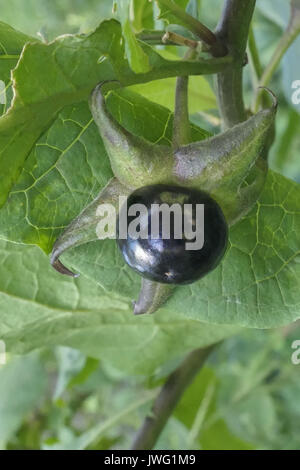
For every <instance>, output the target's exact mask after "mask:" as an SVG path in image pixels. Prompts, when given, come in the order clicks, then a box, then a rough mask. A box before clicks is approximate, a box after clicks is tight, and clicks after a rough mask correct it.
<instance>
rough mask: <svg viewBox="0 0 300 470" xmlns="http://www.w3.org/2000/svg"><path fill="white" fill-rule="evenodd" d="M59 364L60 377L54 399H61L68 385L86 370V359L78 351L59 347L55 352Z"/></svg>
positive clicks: (58, 377)
mask: <svg viewBox="0 0 300 470" xmlns="http://www.w3.org/2000/svg"><path fill="white" fill-rule="evenodd" d="M55 354H56V358H57V363H58V376H57V381H56V384H55V390H54V393H53V399H54V400H57V399H58V398H60V397H61V395H62V394H63V393H64V391H65V390H66V389H67V387H68V385H69V384H70V382H71V381H72V379H74V377H76V376H77V375H78V374H79V373H80V372H81V371H82V370H83V368H84V366H85V363H86V357H85V356H84V355H83V354H82V353H81V352H80V351H78V350H76V349H72V348H65V347H63V346H59V347H57V348H56V350H55Z"/></svg>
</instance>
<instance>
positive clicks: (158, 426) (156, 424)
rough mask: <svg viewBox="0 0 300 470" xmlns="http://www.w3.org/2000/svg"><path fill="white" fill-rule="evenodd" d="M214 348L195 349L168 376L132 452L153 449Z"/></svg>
mask: <svg viewBox="0 0 300 470" xmlns="http://www.w3.org/2000/svg"><path fill="white" fill-rule="evenodd" d="M214 347H215V346H209V347H207V348H205V349H196V350H195V351H193V352H192V353H190V354H189V355H188V356H187V358H186V359H185V360H184V361H183V362H182V364H181V365H180V366H179V367H178V368H177V369H176V370H175V371H174V372H173V373H172V374H171V375H170V376H169V378H168V379H167V381H166V383H165V384H164V386H163V387H162V389H161V391H160V393H159V395H158V396H157V398H156V400H155V402H154V405H153V408H152V414H151V416H147V417H146V419H145V421H144V423H143V426H142V428H141V429H140V431H139V432H138V434H137V436H136V438H135V440H134V443H133V445H132V448H131V449H132V450H151V449H153V447H154V446H155V444H156V442H157V439H158V438H159V436H160V433H161V431H162V430H163V428H164V427H165V425H166V423H167V421H168V419H169V418H170V416H171V415H172V413H173V411H174V409H175V407H176V405H177V403H178V402H179V400H180V398H181V396H182V395H183V393H184V391H185V390H186V388H187V387H188V386H189V385H190V384H191V382H192V381H193V380H194V379H195V377H196V375H197V374H198V372H199V371H200V369H201V368H202V367H203V365H204V363H205V361H206V359H207V357H208V356H209V354H210V353H211V351H212V350H213V349H214Z"/></svg>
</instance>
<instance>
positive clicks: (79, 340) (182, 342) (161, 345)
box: [0, 241, 237, 375]
mask: <svg viewBox="0 0 300 470" xmlns="http://www.w3.org/2000/svg"><path fill="white" fill-rule="evenodd" d="M102 248H103V249H104V250H105V252H106V251H107V250H109V251H110V254H111V255H112V257H113V258H114V259H115V260H117V259H118V258H117V257H118V255H117V250H116V246H115V243H114V242H113V243H112V244H109V245H106V246H105V245H103V247H102ZM111 250H112V251H113V252H114V253H113V252H112V251H111ZM0 256H1V259H2V263H1V266H0V338H1V339H2V340H3V341H5V343H6V349H7V352H9V353H20V354H23V353H24V352H27V351H30V350H32V349H35V348H40V347H44V346H53V345H63V346H69V347H72V348H75V349H80V350H81V351H82V352H83V353H84V354H86V355H87V356H90V357H95V358H101V359H103V360H105V361H108V362H110V363H111V364H112V365H113V366H114V367H116V368H118V369H121V370H127V371H128V372H130V373H133V374H135V373H139V374H144V375H146V374H150V373H152V372H153V371H154V370H155V369H156V368H157V367H159V366H161V365H162V364H163V363H164V362H165V361H168V360H169V359H172V358H174V357H178V356H180V355H182V354H184V353H186V352H188V351H191V350H193V349H194V348H196V347H201V346H203V347H204V346H207V345H209V344H212V343H214V342H218V341H220V340H221V339H222V338H225V337H227V336H230V335H231V334H234V333H235V332H236V331H237V328H232V327H226V326H225V327H221V328H217V327H216V325H205V324H204V323H201V322H199V321H193V320H188V319H184V318H183V317H182V316H180V315H178V314H176V313H172V312H165V313H163V314H161V315H159V316H156V315H149V316H144V317H136V316H134V315H132V307H131V301H130V299H129V298H127V299H125V298H124V297H122V295H121V294H120V293H119V292H118V285H120V286H121V284H122V283H124V281H125V283H127V284H128V287H130V290H132V289H134V290H135V291H137V288H138V286H137V285H136V284H135V285H133V286H131V284H132V283H131V280H130V277H129V276H128V274H127V273H126V274H125V278H124V277H123V275H122V273H124V269H123V267H122V262H121V260H120V258H119V259H118V261H117V263H118V268H117V270H114V271H112V272H111V274H112V275H113V276H116V277H115V279H114V281H113V284H114V286H115V291H114V293H113V292H109V291H108V290H107V289H106V287H104V286H103V287H101V286H100V285H99V284H97V283H96V282H94V281H93V280H90V279H87V278H86V277H85V276H81V277H80V278H79V279H71V278H67V277H62V276H61V275H60V274H58V273H56V272H55V271H54V270H53V269H52V268H51V267H50V265H49V260H48V257H47V256H46V255H45V254H43V253H42V252H41V250H39V249H38V248H37V247H25V246H23V245H17V244H14V243H5V242H3V241H0ZM102 269H104V270H106V268H105V267H104V266H103V267H102ZM108 269H109V268H108ZM109 271H110V269H109ZM109 271H108V272H109ZM183 332H184V335H183Z"/></svg>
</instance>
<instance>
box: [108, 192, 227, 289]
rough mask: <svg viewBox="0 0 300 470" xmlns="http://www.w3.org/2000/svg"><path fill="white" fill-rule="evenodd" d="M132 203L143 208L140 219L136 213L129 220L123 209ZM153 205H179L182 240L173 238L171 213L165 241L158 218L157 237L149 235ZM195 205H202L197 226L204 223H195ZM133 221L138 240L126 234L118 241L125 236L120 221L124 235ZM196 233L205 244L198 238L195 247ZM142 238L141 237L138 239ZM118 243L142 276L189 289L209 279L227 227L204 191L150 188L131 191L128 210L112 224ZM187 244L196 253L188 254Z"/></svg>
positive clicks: (220, 254)
mask: <svg viewBox="0 0 300 470" xmlns="http://www.w3.org/2000/svg"><path fill="white" fill-rule="evenodd" d="M135 204H143V205H144V206H145V207H146V209H147V213H146V216H145V217H139V214H138V213H137V214H135V215H128V210H127V209H129V208H130V207H132V206H133V205H135ZM155 204H156V206H155ZM157 204H158V205H161V204H167V206H168V207H169V208H171V206H172V205H173V204H178V205H179V206H180V208H181V214H182V219H181V221H180V222H181V223H180V224H179V227H182V233H181V238H179V237H178V225H177V232H176V228H175V217H174V215H173V212H172V211H170V214H171V217H170V221H171V224H170V232H169V235H170V236H169V237H168V239H166V237H165V236H164V232H163V224H162V216H161V215H160V217H159V219H156V220H159V225H158V227H159V228H158V230H157V232H156V235H155V233H153V231H152V229H153V228H154V227H153V220H154V219H153V218H152V215H153V211H154V210H156V211H157ZM153 205H154V206H153ZM185 205H190V206H189V208H190V215H191V217H190V222H191V228H192V230H193V232H194V238H193V239H192V238H191V236H190V235H189V239H187V238H186V236H185V234H186V231H185V230H184V227H185V225H184V220H185V219H184V213H185V212H184V208H185V207H186V206H185ZM197 205H203V206H202V207H203V208H204V216H203V218H202V222H203V221H204V224H203V223H202V222H201V223H200V224H199V225H198V224H197V223H196V222H197V220H198V219H197V220H196V215H197V209H196V208H197ZM198 207H199V206H198ZM155 208H156V209H155ZM202 214H203V212H202ZM137 216H138V217H139V218H138V220H139V224H138V225H137V231H138V232H139V234H140V235H138V236H137V234H136V235H134V234H132V233H130V230H129V233H128V235H127V238H121V237H124V235H122V234H121V232H120V230H119V221H120V220H122V221H123V223H124V221H125V224H126V229H127V230H126V231H128V229H129V228H130V224H131V223H132V222H134V221H136V220H137ZM177 222H178V219H177ZM156 227H157V225H156ZM123 229H124V227H123ZM196 229H197V230H196ZM201 230H202V234H203V231H204V243H203V236H202V244H201V246H200V247H199V248H198V247H197V246H196V245H195V242H196V241H197V238H198V239H201V234H200V233H199V231H201ZM121 231H122V229H121ZM122 233H124V232H122ZM142 233H144V236H143V237H142V236H141V234H142ZM145 234H146V235H145ZM153 235H155V236H153ZM145 237H147V238H145ZM117 242H118V245H119V248H120V250H121V252H122V254H123V257H124V259H125V261H126V263H127V264H128V265H129V266H130V267H131V268H132V269H134V270H135V271H136V272H137V273H139V274H140V275H141V276H143V277H145V278H147V279H150V280H152V281H156V282H159V283H166V284H189V283H192V282H194V281H196V280H198V279H200V278H202V277H203V276H205V275H206V274H208V273H209V272H210V271H212V270H213V269H214V268H216V266H217V265H218V264H219V263H220V261H221V260H222V258H223V256H224V254H225V251H226V246H227V242H228V226H227V223H226V220H225V217H224V215H223V212H222V210H221V208H220V206H219V205H218V204H217V202H216V201H214V200H213V199H212V198H211V197H210V196H209V195H208V194H206V193H205V192H203V191H199V190H195V189H188V188H183V187H177V186H168V185H160V184H159V185H152V186H146V187H143V188H140V189H137V190H136V191H134V192H133V193H132V194H131V195H130V196H129V198H128V200H127V206H126V205H124V206H123V208H121V211H120V214H119V218H118V221H117ZM187 243H192V244H193V243H194V245H193V246H194V247H197V249H187ZM202 245H203V246H202ZM189 246H191V245H189Z"/></svg>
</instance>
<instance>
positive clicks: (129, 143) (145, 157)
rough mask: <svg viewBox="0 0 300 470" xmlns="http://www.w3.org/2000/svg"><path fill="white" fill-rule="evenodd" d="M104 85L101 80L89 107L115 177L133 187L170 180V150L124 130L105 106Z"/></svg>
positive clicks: (171, 161)
mask: <svg viewBox="0 0 300 470" xmlns="http://www.w3.org/2000/svg"><path fill="white" fill-rule="evenodd" d="M104 84H105V82H103V83H100V84H99V85H98V86H97V87H96V88H95V90H94V91H93V93H92V96H91V99H90V108H91V111H92V115H93V117H94V120H95V122H96V124H97V126H98V128H99V132H100V135H101V137H102V139H103V142H104V145H105V147H106V150H107V153H108V155H109V158H110V162H111V166H112V170H113V172H114V174H115V176H116V178H118V179H119V181H120V182H121V183H122V184H124V185H125V186H127V187H128V188H131V189H135V188H140V187H142V186H146V185H147V184H157V183H165V182H168V180H169V178H170V174H171V172H172V164H173V155H172V151H171V149H170V148H169V147H167V146H163V145H155V144H152V143H150V142H148V141H146V140H145V139H142V138H141V137H137V136H134V135H132V134H131V133H130V132H128V131H127V130H126V129H124V128H123V127H122V126H121V125H120V124H119V123H118V122H117V121H116V120H115V119H114V118H113V117H112V116H111V115H110V114H109V112H108V111H107V109H106V105H105V98H104V94H103V85H104Z"/></svg>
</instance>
